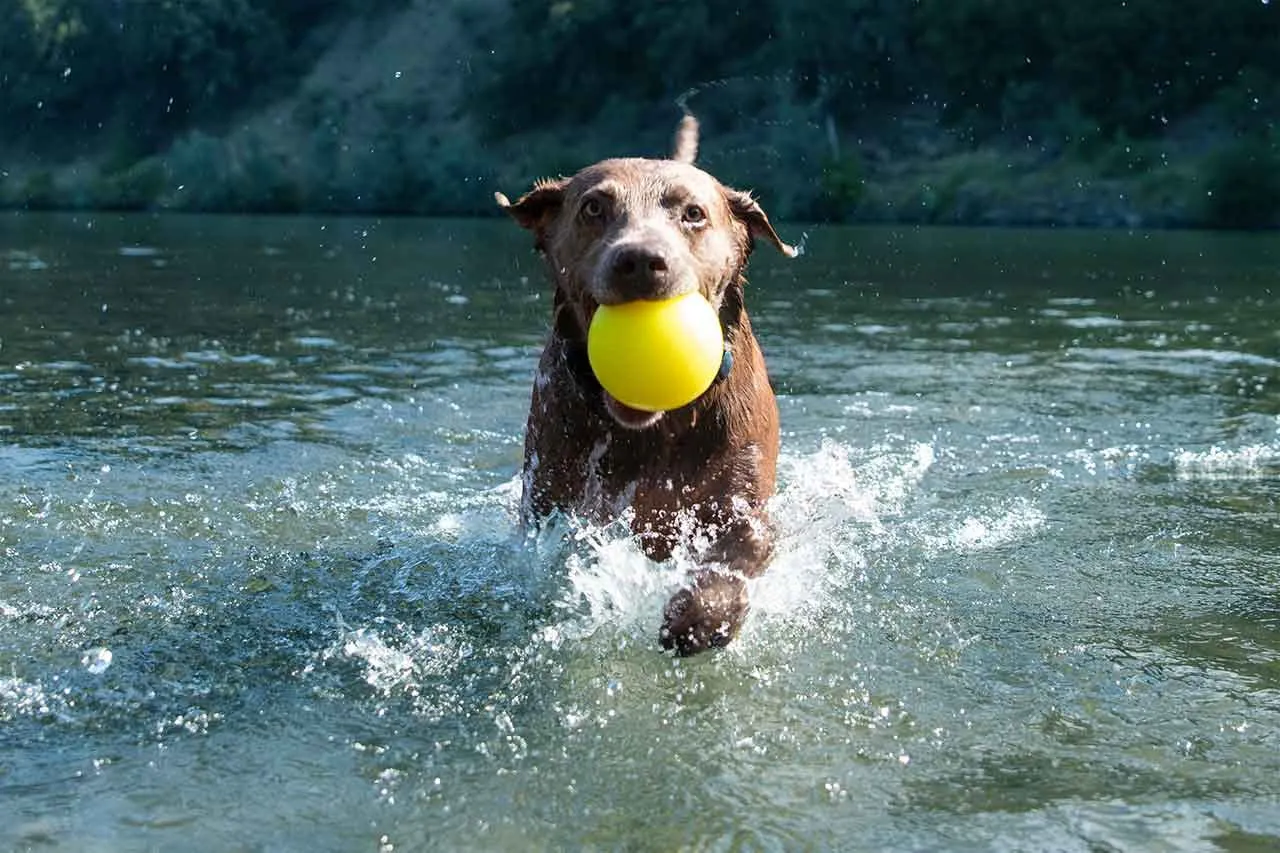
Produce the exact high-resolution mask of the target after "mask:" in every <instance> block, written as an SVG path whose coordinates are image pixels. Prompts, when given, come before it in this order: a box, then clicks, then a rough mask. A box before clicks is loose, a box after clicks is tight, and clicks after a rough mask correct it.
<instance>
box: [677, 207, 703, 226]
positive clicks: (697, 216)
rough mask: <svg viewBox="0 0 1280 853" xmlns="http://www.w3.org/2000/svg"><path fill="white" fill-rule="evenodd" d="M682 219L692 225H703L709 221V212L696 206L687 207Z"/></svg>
mask: <svg viewBox="0 0 1280 853" xmlns="http://www.w3.org/2000/svg"><path fill="white" fill-rule="evenodd" d="M682 218H683V219H684V221H685V222H687V223H689V224H690V225H701V224H702V223H704V222H706V221H707V212H706V211H705V210H703V209H702V208H701V207H699V206H698V205H696V204H690V205H688V206H686V207H685V209H684V214H683V215H682Z"/></svg>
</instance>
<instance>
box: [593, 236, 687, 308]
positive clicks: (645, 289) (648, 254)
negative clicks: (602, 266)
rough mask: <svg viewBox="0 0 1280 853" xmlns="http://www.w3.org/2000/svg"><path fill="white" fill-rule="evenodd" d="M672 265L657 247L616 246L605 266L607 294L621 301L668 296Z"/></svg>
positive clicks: (641, 245)
mask: <svg viewBox="0 0 1280 853" xmlns="http://www.w3.org/2000/svg"><path fill="white" fill-rule="evenodd" d="M673 266H674V262H673V261H672V259H671V258H670V257H668V255H667V253H666V252H664V251H663V250H662V249H661V248H660V247H655V246H653V245H650V244H645V243H633V244H629V245H623V246H618V247H617V248H616V249H614V251H613V253H612V254H611V256H610V257H609V259H608V262H607V265H606V275H605V278H606V282H607V290H608V292H609V295H610V296H612V297H613V298H615V299H618V300H619V301H623V302H625V301H629V300H632V299H659V298H663V297H666V296H669V295H671V294H670V290H671V284H672V268H673Z"/></svg>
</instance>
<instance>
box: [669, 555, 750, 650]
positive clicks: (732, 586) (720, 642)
mask: <svg viewBox="0 0 1280 853" xmlns="http://www.w3.org/2000/svg"><path fill="white" fill-rule="evenodd" d="M748 609H749V603H748V601H747V583H746V581H745V580H743V579H742V578H741V577H738V576H736V575H730V574H724V573H722V572H704V573H703V574H701V575H699V576H698V578H697V579H696V580H695V581H694V583H693V586H692V587H690V588H688V589H682V590H680V591H679V592H677V593H676V594H675V595H673V596H671V600H670V601H668V602H667V606H666V607H665V608H664V609H663V612H662V617H663V618H662V630H661V631H660V632H659V634H658V640H659V642H661V643H662V647H663V648H664V649H674V650H675V652H676V654H679V655H682V656H683V655H692V654H697V653H698V652H702V651H706V650H707V649H712V648H722V647H724V646H727V645H728V644H729V642H730V641H731V640H732V639H733V638H734V637H736V636H737V635H738V629H739V628H741V627H742V622H743V620H745V619H746V618H747V610H748Z"/></svg>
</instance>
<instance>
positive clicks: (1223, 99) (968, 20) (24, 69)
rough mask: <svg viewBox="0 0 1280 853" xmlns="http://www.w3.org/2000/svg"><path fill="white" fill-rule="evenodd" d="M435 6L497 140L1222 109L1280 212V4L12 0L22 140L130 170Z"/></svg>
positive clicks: (1059, 126)
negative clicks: (543, 134) (355, 40)
mask: <svg viewBox="0 0 1280 853" xmlns="http://www.w3.org/2000/svg"><path fill="white" fill-rule="evenodd" d="M432 6H434V7H438V8H445V7H447V8H448V9H449V12H450V14H454V15H457V16H459V17H460V18H461V19H463V20H464V21H465V24H466V26H465V29H466V32H467V34H468V36H467V38H468V46H467V50H468V51H469V52H470V53H469V57H468V61H467V62H466V63H460V64H459V71H458V73H459V74H462V75H465V79H464V80H463V81H462V87H461V91H462V92H463V93H464V97H462V98H461V99H460V101H459V103H458V105H457V110H458V111H459V112H460V113H463V114H465V115H466V117H467V118H468V119H469V120H470V122H471V124H472V125H474V126H475V127H476V128H477V133H478V134H479V139H478V142H479V143H481V144H494V145H498V144H500V143H501V142H502V141H503V140H508V139H511V138H512V137H514V136H517V135H520V134H528V133H531V132H537V131H540V130H547V129H554V128H556V127H562V126H565V125H577V126H582V127H589V126H591V125H593V124H595V125H597V126H598V130H597V131H596V132H598V133H600V134H601V136H602V138H610V139H612V138H619V137H622V138H626V137H628V136H629V135H630V134H631V133H633V132H634V131H635V129H636V128H642V127H647V126H648V125H649V124H650V123H651V122H650V121H649V118H650V115H651V114H652V113H654V112H655V111H656V110H657V109H658V108H659V107H661V108H663V109H666V110H667V111H668V114H669V110H670V108H671V102H672V101H673V100H675V99H676V98H678V97H680V96H681V95H685V96H688V97H689V98H691V99H692V106H693V107H694V109H695V110H696V111H697V112H698V114H699V116H700V117H702V118H703V119H704V121H709V122H711V123H712V124H716V125H719V126H721V127H726V128H732V127H733V126H734V125H735V123H741V122H742V120H743V117H744V116H748V115H751V114H753V113H754V112H757V111H759V110H763V109H765V108H766V107H771V106H776V105H777V104H778V103H780V102H784V103H787V104H791V105H794V106H795V108H796V111H797V112H796V114H797V115H803V116H805V117H806V120H812V121H823V122H826V123H827V124H828V125H829V126H830V127H832V128H846V129H847V128H858V127H861V126H865V125H866V124H867V122H868V121H870V120H871V119H870V118H869V117H875V116H881V117H883V116H887V115H893V114H894V113H895V111H900V110H902V109H905V108H908V107H918V106H920V105H928V106H930V107H931V108H933V109H934V110H935V111H936V114H937V115H938V116H939V117H940V121H941V122H942V123H943V124H944V125H945V127H946V128H947V129H948V131H949V132H950V133H952V134H953V135H957V136H959V137H960V138H963V139H965V140H967V141H968V142H969V143H970V144H973V145H975V146H976V145H982V144H984V143H987V142H989V141H991V140H1008V139H1032V140H1035V141H1036V142H1037V143H1038V144H1040V145H1041V146H1042V148H1043V149H1044V150H1045V151H1046V154H1047V156H1053V155H1056V154H1058V153H1060V152H1062V151H1068V152H1071V151H1075V152H1083V153H1084V154H1085V155H1088V153H1089V152H1090V151H1091V150H1093V151H1109V150H1111V149H1112V148H1113V147H1114V145H1115V144H1116V143H1117V141H1119V142H1121V143H1126V144H1127V143H1128V142H1130V141H1133V142H1136V143H1139V144H1140V143H1141V142H1142V141H1143V140H1152V139H1159V138H1161V137H1163V136H1164V135H1166V134H1169V133H1170V132H1171V131H1172V130H1173V129H1175V128H1178V127H1180V126H1184V125H1186V124H1187V123H1188V122H1196V121H1200V122H1201V123H1203V124H1204V126H1205V128H1206V130H1205V133H1206V134H1207V138H1208V139H1210V140H1211V142H1212V143H1213V146H1214V147H1215V150H1216V151H1217V152H1218V154H1215V156H1217V158H1218V160H1220V161H1222V162H1221V163H1220V164H1218V165H1217V166H1214V168H1219V169H1220V171H1221V173H1222V175H1225V176H1227V178H1228V179H1230V178H1231V176H1232V175H1233V174H1236V173H1238V174H1239V175H1243V176H1244V180H1243V181H1241V180H1239V179H1238V178H1237V179H1236V182H1237V183H1244V184H1246V185H1247V186H1245V187H1244V188H1243V189H1242V190H1241V191H1242V192H1243V193H1244V195H1245V196H1246V197H1245V198H1244V209H1245V210H1246V214H1247V215H1246V216H1245V217H1244V218H1245V220H1248V221H1254V220H1257V221H1260V222H1263V223H1265V222H1267V221H1270V220H1269V217H1270V218H1274V217H1275V216H1276V215H1277V214H1280V183H1277V182H1280V178H1275V177H1274V174H1275V173H1276V172H1277V171H1280V155H1278V154H1277V131H1276V129H1275V119H1276V117H1277V115H1280V2H1277V3H1272V2H1269V0H1218V2H1214V3H1205V2H1203V0H1037V2H1025V0H914V2H908V0H753V2H751V3H744V2H741V0H679V2H675V0H654V2H649V3H635V2H632V0H507V2H506V3H505V4H501V3H499V4H497V5H496V7H495V6H494V5H493V4H490V5H487V6H486V7H484V8H485V9H486V10H491V9H493V8H498V9H499V10H500V11H501V13H500V14H487V13H486V14H479V13H477V12H476V11H475V10H474V8H473V7H472V6H470V5H469V4H468V3H467V2H466V0H377V2H372V3H371V2H363V3H360V2H356V0H338V2H332V3H325V4H317V3H309V2H306V0H0V126H2V127H3V135H0V153H4V151H5V150H6V149H8V150H9V151H14V150H27V151H40V152H43V153H45V154H46V155H47V156H50V157H55V158H56V157H59V156H61V157H63V158H69V157H73V156H76V155H77V153H78V152H79V151H81V150H82V149H84V148H85V147H86V146H90V147H94V146H96V147H97V148H98V149H100V150H109V151H110V152H111V156H112V157H113V158H114V159H116V160H118V161H119V164H118V165H120V166H122V167H123V166H127V165H129V164H130V163H132V162H136V161H140V160H142V159H143V158H146V157H148V156H150V155H153V154H156V153H157V152H160V151H163V150H164V149H165V147H166V146H168V145H169V144H171V143H172V142H173V140H174V139H176V138H178V137H180V136H182V135H183V134H186V133H190V132H191V131H193V130H195V129H198V130H199V131H200V132H201V133H203V134H212V135H217V134H218V133H219V131H220V129H221V128H222V127H223V126H224V125H225V124H226V123H227V122H228V120H229V118H230V117H231V116H232V115H234V114H236V113H237V112H243V111H245V110H247V109H250V108H252V107H253V106H254V105H255V104H265V103H268V102H269V101H270V100H271V99H272V98H273V97H277V96H279V95H281V94H283V93H286V92H288V91H289V87H290V86H292V85H294V84H295V83H296V81H297V80H298V78H299V77H300V76H301V75H302V74H304V73H305V72H306V70H307V69H308V68H309V67H310V65H311V63H313V62H314V60H315V58H316V57H317V56H318V55H319V53H320V52H321V51H322V50H323V49H324V48H325V46H326V44H327V43H328V40H329V39H330V38H331V36H332V34H333V33H334V32H335V31H336V29H337V28H339V27H341V26H342V24H343V22H344V21H349V20H351V19H353V18H357V17H360V16H364V17H369V16H373V15H378V14H387V13H393V12H395V11H397V10H404V9H412V8H420V9H427V8H428V7H432ZM743 81H747V83H746V85H743ZM735 84H736V85H735ZM729 89H732V90H733V93H732V95H731V96H729V95H728V94H727V92H728V90H729ZM811 123H812V122H811ZM833 136H834V135H833ZM1221 152H1226V153H1225V154H1223V153H1221ZM464 153H465V154H466V156H468V157H470V156H472V152H470V151H466V152H464ZM832 156H833V157H834V158H836V159H839V157H840V156H841V155H840V154H839V152H835V153H833V155H832ZM495 168H496V167H495ZM823 168H824V169H825V170H826V171H825V172H824V177H822V179H821V180H823V181H826V186H827V189H828V190H829V189H830V187H831V186H834V187H836V189H837V190H838V191H839V192H837V194H836V195H837V198H836V202H837V205H838V204H839V203H840V192H846V193H847V194H848V195H850V196H852V195H854V194H856V193H855V189H853V188H854V187H856V185H858V184H859V182H860V181H861V173H860V171H859V169H858V167H857V165H856V164H853V165H849V164H844V165H838V164H837V166H834V167H833V166H832V164H829V163H828V164H826V165H825V166H823ZM1233 169H1234V172H1233V171H1232V170H1233ZM1268 174H1270V175H1272V177H1267V175H1268ZM426 183H430V182H429V181H426ZM1228 183H1230V181H1228ZM842 188H843V189H842ZM825 191H826V190H824V192H825ZM1250 193H1252V195H1253V198H1249V197H1247V196H1249V194H1250ZM828 194H829V193H828ZM1250 205H1252V207H1250ZM1239 206H1240V205H1238V204H1236V205H1233V208H1232V209H1235V208H1238V207H1239ZM815 209H816V208H815ZM1224 215H1228V216H1230V215H1232V214H1231V212H1230V211H1227V213H1226V214H1224ZM1226 224H1233V223H1226ZM1245 224H1247V222H1246V223H1245Z"/></svg>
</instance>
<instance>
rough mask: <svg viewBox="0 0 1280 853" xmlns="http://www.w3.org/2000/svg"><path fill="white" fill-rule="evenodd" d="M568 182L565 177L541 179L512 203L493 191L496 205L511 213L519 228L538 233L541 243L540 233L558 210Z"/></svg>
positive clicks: (541, 233)
mask: <svg viewBox="0 0 1280 853" xmlns="http://www.w3.org/2000/svg"><path fill="white" fill-rule="evenodd" d="M568 183H569V180H568V179H567V178H558V179H556V180H550V179H546V178H544V179H542V180H540V181H538V182H537V183H535V184H534V185H533V189H532V190H530V191H529V192H527V193H525V194H524V195H522V196H520V198H519V200H517V201H516V203H515V204H512V203H511V201H510V200H508V199H507V197H506V196H505V195H503V194H502V193H494V194H493V197H494V199H496V200H497V202H498V206H499V207H501V208H502V209H503V210H505V211H506V212H507V213H509V214H511V218H512V219H514V220H515V221H516V222H517V223H519V225H520V227H521V228H528V229H529V230H530V231H533V232H534V233H535V234H537V235H538V243H539V245H541V243H542V235H543V233H544V232H545V231H546V229H547V225H549V224H550V222H551V220H552V219H554V218H555V216H556V214H557V213H559V212H560V204H561V202H562V201H564V188H565V186H567V185H568Z"/></svg>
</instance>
